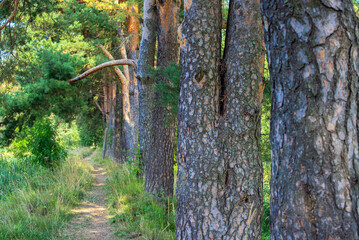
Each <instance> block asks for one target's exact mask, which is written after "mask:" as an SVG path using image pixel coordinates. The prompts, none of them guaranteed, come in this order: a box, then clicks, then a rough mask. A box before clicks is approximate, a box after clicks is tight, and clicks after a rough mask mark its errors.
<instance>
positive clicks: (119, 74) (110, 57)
mask: <svg viewBox="0 0 359 240" xmlns="http://www.w3.org/2000/svg"><path fill="white" fill-rule="evenodd" d="M98 46H99V47H100V48H101V50H102V52H103V53H104V54H105V55H106V56H107V57H108V59H110V60H115V59H114V58H113V56H112V54H111V53H110V52H109V51H107V49H106V48H105V47H104V46H103V45H101V44H99V45H98ZM112 69H113V71H115V73H116V75H117V77H118V78H119V79H120V82H121V84H123V85H126V84H127V83H128V80H127V79H126V77H125V75H123V73H122V71H121V70H120V69H119V68H118V67H112Z"/></svg>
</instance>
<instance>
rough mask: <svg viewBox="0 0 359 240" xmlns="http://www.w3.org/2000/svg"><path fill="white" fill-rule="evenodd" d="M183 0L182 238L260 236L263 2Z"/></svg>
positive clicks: (179, 184) (179, 188)
mask: <svg viewBox="0 0 359 240" xmlns="http://www.w3.org/2000/svg"><path fill="white" fill-rule="evenodd" d="M220 15H221V1H220V0H217V1H209V0H207V1H203V0H201V1H200V0H192V1H186V2H185V20H184V22H183V23H182V34H181V36H180V40H181V65H182V73H181V91H180V97H179V121H178V140H177V141H178V153H177V161H178V179H177V239H260V235H261V215H262V165H261V155H260V145H259V144H260V116H261V101H262V97H261V96H262V90H263V86H262V84H261V83H262V75H263V67H264V66H263V64H264V42H263V30H262V26H261V19H260V7H259V2H258V1H257V0H246V1H245V0H231V1H230V11H229V20H228V26H227V39H226V49H225V54H224V57H225V59H224V60H220V56H221V27H222V21H221V18H220V17H218V16H220Z"/></svg>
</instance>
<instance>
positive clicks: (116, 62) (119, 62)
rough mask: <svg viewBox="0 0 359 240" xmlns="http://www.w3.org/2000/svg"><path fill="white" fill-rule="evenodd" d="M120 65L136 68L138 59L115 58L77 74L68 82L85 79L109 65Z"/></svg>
mask: <svg viewBox="0 0 359 240" xmlns="http://www.w3.org/2000/svg"><path fill="white" fill-rule="evenodd" d="M118 65H131V66H132V67H134V68H136V61H134V60H131V59H122V60H114V61H110V62H106V63H103V64H100V65H98V66H96V67H93V68H91V69H89V70H87V71H86V72H84V73H83V74H81V75H80V76H77V77H75V78H73V79H70V80H68V82H69V83H71V84H72V83H75V82H78V81H80V80H82V79H84V78H85V77H87V76H89V75H91V74H92V73H95V72H97V71H100V70H102V69H104V68H107V67H113V66H118Z"/></svg>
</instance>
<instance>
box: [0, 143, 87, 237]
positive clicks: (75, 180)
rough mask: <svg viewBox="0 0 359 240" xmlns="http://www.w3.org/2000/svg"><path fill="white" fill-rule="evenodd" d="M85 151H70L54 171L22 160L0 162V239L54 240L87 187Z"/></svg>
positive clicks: (9, 159)
mask: <svg viewBox="0 0 359 240" xmlns="http://www.w3.org/2000/svg"><path fill="white" fill-rule="evenodd" d="M90 153H91V150H89V149H88V148H83V149H79V150H77V151H72V152H70V154H69V158H68V159H67V160H66V161H65V162H64V163H63V164H62V165H61V166H60V167H59V168H57V169H56V170H55V171H51V170H49V169H46V168H43V167H40V166H36V165H33V164H31V163H29V162H28V161H26V160H24V159H14V158H11V157H6V158H5V159H4V157H3V158H2V159H1V160H0V165H1V168H0V181H1V182H0V186H1V199H0V239H56V238H57V235H58V231H59V229H60V228H61V227H62V226H63V224H64V222H65V221H67V220H69V218H70V215H69V214H68V212H69V209H70V208H72V207H73V206H74V205H76V204H78V203H79V201H80V199H81V198H82V197H83V195H84V193H85V191H86V190H87V189H88V188H89V187H90V186H91V183H92V176H91V171H92V167H91V165H89V164H88V163H85V162H83V161H81V159H82V158H83V157H84V156H87V155H89V154H90Z"/></svg>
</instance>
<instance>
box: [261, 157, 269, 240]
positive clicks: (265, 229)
mask: <svg viewBox="0 0 359 240" xmlns="http://www.w3.org/2000/svg"><path fill="white" fill-rule="evenodd" d="M270 172H271V163H270V162H263V219H262V220H263V221H262V240H269V239H270V226H269V203H270V202H269V198H270Z"/></svg>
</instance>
